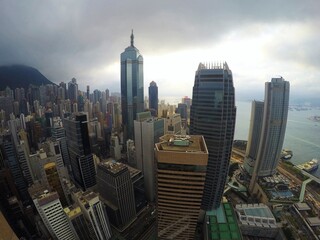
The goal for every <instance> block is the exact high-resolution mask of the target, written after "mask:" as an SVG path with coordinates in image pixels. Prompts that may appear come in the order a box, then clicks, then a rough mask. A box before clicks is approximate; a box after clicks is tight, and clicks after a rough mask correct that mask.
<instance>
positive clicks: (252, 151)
mask: <svg viewBox="0 0 320 240" xmlns="http://www.w3.org/2000/svg"><path fill="white" fill-rule="evenodd" d="M263 109H264V102H261V101H253V102H252V106H251V119H250V128H249V137H248V143H247V149H246V155H245V159H244V163H243V166H244V168H245V170H246V171H247V172H248V173H249V174H250V175H252V172H253V168H254V163H255V161H256V160H257V155H258V150H259V144H260V139H261V138H260V136H261V128H262V121H263Z"/></svg>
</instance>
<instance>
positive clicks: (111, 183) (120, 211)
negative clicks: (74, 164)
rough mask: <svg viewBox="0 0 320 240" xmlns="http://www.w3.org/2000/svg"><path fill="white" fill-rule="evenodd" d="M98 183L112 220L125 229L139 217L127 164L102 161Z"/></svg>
mask: <svg viewBox="0 0 320 240" xmlns="http://www.w3.org/2000/svg"><path fill="white" fill-rule="evenodd" d="M97 183H98V184H97V185H98V191H99V193H100V196H101V197H102V198H103V199H104V200H106V202H105V203H106V207H107V212H108V216H109V218H110V222H111V223H112V224H113V225H114V226H116V227H117V228H118V229H121V230H122V229H125V228H126V227H127V226H128V225H130V224H131V223H132V222H134V220H135V219H136V218H137V217H136V209H135V200H134V191H133V184H132V180H131V176H130V172H129V170H128V168H127V166H126V165H125V164H123V163H115V162H100V163H99V164H98V171H97Z"/></svg>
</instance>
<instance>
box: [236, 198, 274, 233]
mask: <svg viewBox="0 0 320 240" xmlns="http://www.w3.org/2000/svg"><path fill="white" fill-rule="evenodd" d="M236 213H237V214H238V216H239V221H240V222H241V224H244V225H251V226H258V227H265V228H277V225H276V219H275V217H274V216H273V214H272V212H271V210H270V209H269V208H268V206H266V205H264V204H261V203H260V204H239V205H236Z"/></svg>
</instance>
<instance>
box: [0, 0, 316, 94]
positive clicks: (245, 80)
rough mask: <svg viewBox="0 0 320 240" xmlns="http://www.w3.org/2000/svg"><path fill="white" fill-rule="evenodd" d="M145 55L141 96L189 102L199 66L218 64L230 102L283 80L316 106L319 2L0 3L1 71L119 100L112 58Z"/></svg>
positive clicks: (115, 61)
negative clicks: (135, 52)
mask: <svg viewBox="0 0 320 240" xmlns="http://www.w3.org/2000/svg"><path fill="white" fill-rule="evenodd" d="M132 28H133V29H134V35H135V46H136V47H137V48H138V49H139V50H140V53H141V54H142V55H143V57H144V83H145V95H147V93H148V89H147V87H148V86H149V83H150V82H151V81H155V82H156V83H157V85H158V87H159V98H160V99H163V98H167V97H177V98H181V97H182V96H185V95H187V96H189V97H191V96H192V87H193V82H194V73H195V71H196V69H197V67H198V64H199V62H216V61H226V62H227V63H228V65H229V68H230V69H231V70H232V72H233V78H234V84H235V88H236V97H237V99H238V100H240V99H241V100H251V99H263V94H264V82H266V81H270V79H271V78H272V77H273V76H279V75H281V76H283V78H285V79H286V80H288V81H290V84H291V94H290V97H291V99H295V98H304V97H305V98H306V97H307V98H317V97H319V98H320V84H319V80H320V1H318V0H313V1H311V0H304V1H301V0H281V1H280V0H277V1H275V0H268V1H265V0H251V1H249V0H242V1H237V0H234V1H224V0H223V1H222V0H220V1H213V0H208V1H194V0H192V1H189V0H170V1H169V0H168V1H166V0H163V1H150V0H136V1H132V0H126V1H123V0H121V1H107V0H103V1H85V0H83V1H81V0H73V1H56V0H55V1H43V0H38V1H12V0H8V1H6V0H5V1H3V0H0V32H1V37H0V65H8V64H25V65H29V66H32V67H35V68H37V69H38V70H39V71H40V72H41V73H42V74H44V75H45V76H46V77H47V78H48V79H49V80H51V81H53V82H55V83H59V82H61V81H64V82H69V81H70V80H71V78H72V77H75V78H76V79H77V81H78V84H79V86H80V89H81V90H85V87H86V85H90V87H91V91H93V90H94V89H100V90H105V89H106V88H109V89H110V90H111V91H112V92H115V91H116V92H120V53H121V52H123V51H124V49H125V48H126V47H127V46H128V45H129V44H130V33H131V29H132Z"/></svg>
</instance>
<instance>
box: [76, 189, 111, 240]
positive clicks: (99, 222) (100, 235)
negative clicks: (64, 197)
mask: <svg viewBox="0 0 320 240" xmlns="http://www.w3.org/2000/svg"><path fill="white" fill-rule="evenodd" d="M72 198H73V200H74V201H75V202H77V203H78V204H79V206H80V208H81V211H82V212H83V214H84V216H85V218H86V220H87V221H88V222H89V227H90V225H92V226H93V230H94V234H95V237H93V236H92V237H93V239H98V240H108V239H110V238H111V236H112V231H111V228H110V224H109V219H108V215H107V212H106V209H105V207H104V205H103V204H102V202H101V201H100V199H99V195H98V194H96V193H94V192H89V191H87V192H81V191H78V192H73V193H72ZM91 232H92V231H91ZM94 234H93V233H92V235H94Z"/></svg>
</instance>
